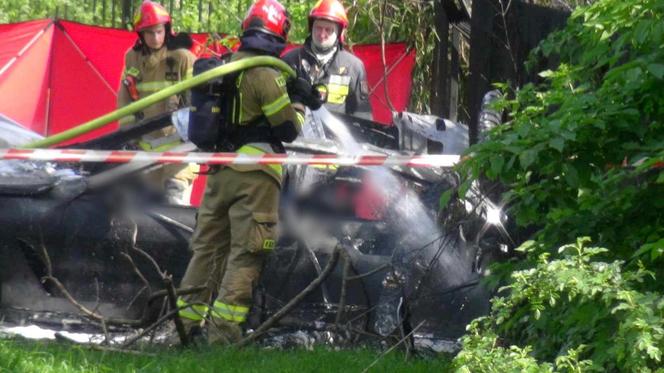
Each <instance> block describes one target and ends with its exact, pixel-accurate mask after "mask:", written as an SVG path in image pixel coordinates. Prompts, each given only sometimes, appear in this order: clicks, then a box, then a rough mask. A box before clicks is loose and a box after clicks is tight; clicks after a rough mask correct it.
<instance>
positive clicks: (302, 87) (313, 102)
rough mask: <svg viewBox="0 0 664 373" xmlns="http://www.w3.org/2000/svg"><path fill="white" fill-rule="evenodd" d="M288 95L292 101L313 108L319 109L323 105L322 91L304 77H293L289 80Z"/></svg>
mask: <svg viewBox="0 0 664 373" xmlns="http://www.w3.org/2000/svg"><path fill="white" fill-rule="evenodd" d="M287 88H288V96H290V99H291V102H299V103H302V104H304V105H305V106H308V107H309V108H310V109H311V110H318V109H320V107H321V106H323V99H322V98H321V97H320V92H319V91H318V90H317V89H316V88H314V87H313V86H312V85H311V83H309V81H308V80H306V79H304V78H295V79H291V80H290V81H289V82H288V87H287Z"/></svg>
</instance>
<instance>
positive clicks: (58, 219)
mask: <svg viewBox="0 0 664 373" xmlns="http://www.w3.org/2000/svg"><path fill="white" fill-rule="evenodd" d="M342 119H344V120H345V122H346V123H347V124H348V125H349V128H350V129H351V133H352V134H353V135H354V136H355V137H356V138H358V139H359V140H360V143H361V146H362V151H363V152H365V153H366V152H368V153H375V154H400V153H402V152H403V151H408V150H410V151H412V150H415V151H418V152H422V151H424V150H425V148H426V142H427V138H426V137H427V136H429V135H427V133H423V132H422V131H420V130H417V129H415V131H413V130H412V127H410V126H409V124H408V123H407V122H408V121H410V122H411V124H412V122H413V121H416V120H419V119H418V117H416V116H409V115H407V114H406V115H404V116H402V117H400V118H397V117H395V121H396V122H397V124H399V126H398V129H397V127H384V126H382V125H379V124H375V123H372V122H368V121H364V120H356V119H353V118H342ZM168 120H169V118H167V117H162V118H157V119H154V120H151V121H149V122H147V123H146V124H145V125H143V126H140V127H137V128H134V129H132V130H130V131H125V132H121V133H116V134H114V135H110V136H107V137H106V138H101V139H98V140H94V141H92V142H88V143H84V144H79V145H78V146H79V147H81V148H88V149H89V148H106V149H113V148H118V147H120V146H122V144H123V143H124V142H126V141H127V140H128V139H130V138H133V137H135V136H136V135H138V134H140V132H137V131H141V128H142V129H143V130H144V131H151V130H153V129H154V128H155V126H159V125H163V124H164V123H167V122H168ZM445 124H447V126H445ZM445 124H443V122H438V128H437V129H436V124H435V122H434V123H433V124H432V125H433V132H440V133H441V134H442V135H441V136H442V137H441V139H443V140H442V141H441V142H444V141H449V142H450V144H452V143H459V142H463V141H466V139H465V138H463V136H461V137H459V136H456V137H455V138H453V139H451V140H450V139H449V138H446V137H445V132H441V131H442V130H444V129H445V127H448V130H449V129H450V127H453V126H454V124H453V123H445ZM421 128H424V127H421ZM421 128H420V129H421ZM424 132H426V131H424ZM2 133H7V132H6V131H2ZM429 137H430V138H431V136H429ZM434 137H435V136H434ZM448 137H454V136H448ZM7 142H11V141H8V140H7ZM447 147H449V148H450V149H453V151H456V149H454V147H453V146H452V145H448V144H446V148H447ZM288 150H289V152H308V153H321V152H324V153H330V154H335V153H337V152H339V149H337V145H336V143H335V142H334V141H333V140H324V139H322V140H321V139H318V140H312V139H306V138H304V139H302V140H298V141H296V142H295V143H294V144H291V145H290V146H289V148H288ZM0 164H1V166H0V206H2V213H1V214H0V319H4V320H5V321H9V322H20V320H24V319H26V318H28V319H30V320H32V321H40V320H42V321H45V319H43V318H44V317H46V315H49V316H48V320H51V321H53V320H61V319H64V318H67V317H68V315H73V314H78V309H77V308H76V307H75V306H74V305H73V304H72V302H71V301H70V300H68V299H66V298H65V297H64V296H63V293H62V291H61V289H60V288H57V287H56V286H54V284H53V283H52V282H51V281H43V278H44V277H45V276H52V277H53V278H57V279H58V280H59V282H60V283H61V284H62V285H63V286H64V288H66V289H67V290H68V292H69V293H70V295H71V297H72V298H74V299H75V300H77V302H79V303H80V304H81V305H84V306H86V307H87V308H88V309H92V310H95V312H98V313H100V314H103V315H105V316H107V317H112V318H122V319H132V320H137V321H138V322H137V323H135V325H140V324H144V325H147V324H148V323H149V322H151V321H153V320H155V319H156V318H157V317H158V315H159V314H160V312H163V309H164V307H165V303H164V298H163V297H159V296H157V295H158V294H159V291H160V290H162V289H163V283H162V281H161V274H160V273H158V271H157V269H156V268H155V265H154V264H155V263H153V262H152V261H151V259H150V258H148V256H149V257H151V258H153V259H154V261H155V262H156V264H157V265H158V266H159V267H160V269H161V270H163V271H165V272H167V273H169V274H171V275H172V276H173V280H174V283H176V284H178V283H179V279H180V278H181V277H182V275H183V274H184V271H185V268H186V265H187V263H188V260H189V257H190V252H189V251H188V242H189V239H190V236H191V233H192V231H193V227H194V225H195V214H196V210H195V208H193V207H182V206H174V205H168V204H165V203H164V202H163V201H162V200H160V196H158V195H154V194H152V193H150V192H149V191H146V190H145V189H144V188H143V186H142V185H141V184H140V183H137V182H136V179H137V177H136V175H135V173H136V171H137V170H131V171H129V172H123V171H121V168H120V167H117V168H114V169H111V168H108V167H107V166H104V165H94V166H86V165H58V166H57V167H56V166H53V165H48V164H43V163H40V164H32V163H27V162H25V161H1V162H0ZM146 167H147V165H146ZM118 169H120V170H118ZM109 175H110V176H109ZM456 180H457V176H456V175H455V173H454V172H453V171H452V170H446V169H434V168H430V169H411V168H403V167H392V168H389V169H387V168H386V169H382V168H381V169H380V171H378V172H377V171H376V168H375V167H373V168H372V167H370V168H363V167H339V168H327V169H313V168H308V169H305V168H302V167H299V166H298V167H294V168H291V169H290V170H289V176H288V180H287V183H286V185H287V186H286V188H284V195H283V198H282V204H283V208H282V211H281V223H280V224H281V234H280V240H279V243H278V244H277V248H276V249H275V250H274V253H273V254H271V256H270V258H269V260H268V262H267V264H266V268H265V270H264V271H263V276H262V279H261V281H260V283H259V284H257V286H256V290H255V306H254V307H253V309H252V311H251V315H250V317H249V319H248V322H247V324H248V325H247V327H248V328H255V327H256V326H257V325H259V324H260V323H261V322H263V321H264V320H266V319H267V318H268V317H269V316H270V315H272V314H274V313H275V312H277V311H278V310H279V309H280V308H281V307H282V306H283V305H284V304H285V303H286V302H288V301H289V300H290V299H292V298H293V297H295V296H296V295H297V294H298V293H300V292H301V291H302V289H304V288H305V287H306V286H307V285H308V284H309V283H310V282H311V281H312V280H313V279H314V278H316V277H317V276H318V275H319V274H320V272H321V270H322V268H324V267H325V266H326V264H327V262H328V260H329V259H330V256H331V253H332V252H333V251H334V250H335V249H339V248H340V249H341V251H342V255H341V260H340V261H339V262H338V263H337V264H336V266H335V267H334V269H333V272H332V273H331V275H330V276H329V277H328V278H327V280H326V281H325V282H324V283H323V284H322V285H321V286H320V287H319V288H318V289H317V290H316V291H314V292H313V293H311V294H309V296H308V297H307V298H306V299H304V300H303V301H302V302H301V303H300V304H299V305H298V306H297V307H296V308H295V309H294V310H293V311H292V312H290V313H289V314H288V315H287V316H286V317H285V318H283V319H282V320H281V322H280V325H279V326H280V327H282V328H310V329H319V330H320V329H323V330H324V329H326V328H328V327H329V326H330V325H333V324H335V323H337V322H341V323H342V324H344V325H347V326H349V327H352V328H354V330H359V331H362V332H366V333H373V334H376V335H382V336H387V335H390V334H394V333H403V332H404V330H408V328H412V327H414V326H418V333H423V334H426V335H430V336H434V337H439V338H457V337H459V336H460V335H461V334H463V332H464V328H465V325H466V324H467V323H468V322H469V321H470V320H472V319H473V318H475V317H477V316H479V315H481V314H483V313H485V312H486V311H487V310H488V299H489V295H488V293H487V291H486V290H485V289H484V288H483V287H482V286H481V284H479V280H480V278H481V277H482V274H483V269H484V268H485V267H486V264H487V263H488V262H491V261H493V260H495V259H496V258H498V257H500V256H501V255H502V252H504V251H505V248H506V245H509V238H508V237H507V236H506V232H505V231H504V229H502V228H501V227H500V225H501V224H500V221H498V222H497V224H494V225H490V224H488V223H487V216H488V214H489V213H490V211H489V210H491V209H492V208H493V205H492V204H491V203H490V202H489V201H487V200H485V199H484V198H483V197H482V196H481V195H480V194H476V195H475V196H474V197H472V198H471V200H468V201H465V202H463V203H461V204H460V205H459V206H458V207H459V208H458V209H457V210H456V212H455V214H452V212H451V211H448V212H447V214H449V215H446V216H442V217H441V216H437V212H438V211H437V210H438V206H439V198H440V196H441V193H443V192H445V191H446V190H450V189H452V188H455V187H456V184H457V181H456ZM473 198H474V199H473ZM452 215H455V216H454V217H452ZM135 248H140V250H141V251H143V252H145V253H147V254H148V255H142V254H139V253H138V251H137V250H135ZM340 306H341V307H342V308H343V310H342V311H343V313H342V315H341V316H338V313H339V308H340Z"/></svg>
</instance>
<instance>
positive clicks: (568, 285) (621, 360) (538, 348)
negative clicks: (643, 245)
mask: <svg viewBox="0 0 664 373" xmlns="http://www.w3.org/2000/svg"><path fill="white" fill-rule="evenodd" d="M588 241H589V239H588V238H582V239H578V240H577V242H576V243H575V244H573V245H565V246H562V247H561V248H560V250H559V252H560V253H561V254H562V255H563V256H564V257H563V258H562V259H558V260H549V259H548V258H549V255H548V254H541V255H540V257H539V260H538V264H537V265H536V266H535V267H534V268H532V269H529V270H524V271H517V272H514V273H513V274H512V276H511V277H512V281H513V282H512V283H511V284H510V285H509V286H506V287H504V288H503V289H501V292H502V293H503V294H504V295H503V296H500V297H496V298H494V299H493V300H492V311H491V314H490V315H489V316H487V317H484V318H480V319H477V320H475V321H473V323H472V324H471V325H470V326H469V334H468V335H467V336H466V337H465V338H464V340H463V343H464V350H463V351H462V352H461V353H460V354H459V355H458V356H457V358H456V361H455V363H456V364H457V366H458V367H465V368H464V369H467V370H469V371H504V370H507V371H517V370H527V371H551V370H553V369H554V365H553V363H555V369H556V370H561V371H567V370H597V371H606V370H618V371H633V372H636V371H638V372H646V371H653V370H655V369H657V368H658V367H661V366H662V352H663V351H664V298H662V296H661V294H658V293H654V292H640V291H638V290H635V288H636V285H637V284H639V283H640V282H642V281H643V280H644V278H645V277H647V276H651V275H652V274H651V273H650V272H648V271H646V270H644V269H640V270H638V271H632V272H625V273H623V271H622V264H623V263H622V262H620V261H614V262H611V263H605V262H594V261H592V259H593V257H594V256H596V255H599V254H602V253H604V252H606V251H607V250H606V249H602V248H597V247H585V244H586V243H587V242H588ZM533 244H534V243H533V242H532V241H531V242H527V243H525V244H524V245H522V246H521V248H520V249H521V250H522V251H529V250H532V248H533ZM507 346H509V347H507ZM517 346H526V347H523V348H521V347H517ZM581 359H583V360H581ZM538 362H544V363H542V364H540V363H538Z"/></svg>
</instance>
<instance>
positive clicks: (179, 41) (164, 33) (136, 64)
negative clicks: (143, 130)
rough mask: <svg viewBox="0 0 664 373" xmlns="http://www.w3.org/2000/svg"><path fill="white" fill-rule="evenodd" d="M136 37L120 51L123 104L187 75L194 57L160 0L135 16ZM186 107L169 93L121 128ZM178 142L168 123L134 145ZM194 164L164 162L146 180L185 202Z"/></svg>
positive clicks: (151, 147)
mask: <svg viewBox="0 0 664 373" xmlns="http://www.w3.org/2000/svg"><path fill="white" fill-rule="evenodd" d="M134 29H135V30H136V32H137V33H138V39H137V40H136V43H135V44H134V46H133V47H132V48H130V49H129V50H128V51H127V53H126V54H125V68H124V73H123V76H122V81H121V83H120V89H119V92H118V107H123V106H126V105H128V104H130V103H131V102H133V101H136V100H139V99H141V98H144V97H146V96H149V95H151V94H152V93H155V92H157V91H159V90H160V89H163V88H166V87H168V86H170V85H173V84H175V83H178V82H179V81H181V80H184V79H187V78H189V77H191V74H192V67H193V64H194V60H195V59H196V57H195V56H194V55H193V54H192V53H191V52H190V51H189V48H191V46H192V40H191V37H190V36H189V35H187V34H184V33H180V34H177V35H176V34H175V33H174V32H173V30H172V27H171V16H170V15H169V14H168V12H167V11H166V9H164V7H163V6H161V5H160V4H159V3H156V2H152V1H149V0H146V1H144V2H143V4H142V5H141V7H140V9H139V11H138V13H137V14H136V17H135V18H134ZM184 106H188V98H187V96H186V94H180V95H175V96H172V97H170V98H168V99H166V100H164V101H161V102H158V103H155V104H154V105H152V106H149V107H148V108H146V109H145V110H143V111H142V112H140V113H137V114H134V115H132V116H129V117H125V118H122V119H121V120H120V125H121V126H129V125H133V124H135V123H136V122H138V121H140V120H142V119H145V118H150V117H153V116H156V115H159V114H163V113H166V112H171V111H173V110H176V109H179V108H182V107H184ZM180 142H181V140H180V137H179V136H178V134H177V132H176V130H175V128H174V127H173V126H172V125H171V126H168V127H165V128H163V129H159V130H156V131H153V132H150V133H148V134H146V135H144V136H143V137H142V138H141V139H139V140H138V142H137V145H138V147H139V148H140V149H142V150H145V151H165V150H168V149H170V148H172V147H173V146H176V145H178V144H179V143H180ZM195 170H196V168H195V166H193V165H176V164H174V165H166V166H163V167H162V168H161V169H159V170H156V171H153V172H151V173H150V174H149V175H148V180H149V181H150V184H153V185H155V184H156V187H157V189H158V190H159V191H163V192H165V194H166V199H167V200H168V201H169V202H170V203H175V204H189V199H188V194H189V193H190V190H191V188H190V187H191V184H192V181H193V180H194V177H195V173H194V172H195Z"/></svg>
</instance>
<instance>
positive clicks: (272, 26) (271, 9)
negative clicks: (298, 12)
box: [242, 0, 291, 40]
mask: <svg viewBox="0 0 664 373" xmlns="http://www.w3.org/2000/svg"><path fill="white" fill-rule="evenodd" d="M290 26H291V23H290V19H289V15H288V11H287V10H286V8H284V6H283V5H281V3H279V2H278V1H277V0H258V1H256V2H255V3H254V4H253V5H252V6H251V8H249V10H248V11H247V15H246V16H245V17H244V21H242V31H248V30H258V31H262V32H265V33H268V34H271V35H274V36H277V37H280V38H282V39H284V40H286V38H287V36H288V31H289V30H290Z"/></svg>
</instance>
